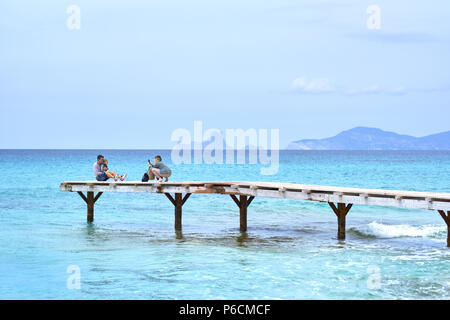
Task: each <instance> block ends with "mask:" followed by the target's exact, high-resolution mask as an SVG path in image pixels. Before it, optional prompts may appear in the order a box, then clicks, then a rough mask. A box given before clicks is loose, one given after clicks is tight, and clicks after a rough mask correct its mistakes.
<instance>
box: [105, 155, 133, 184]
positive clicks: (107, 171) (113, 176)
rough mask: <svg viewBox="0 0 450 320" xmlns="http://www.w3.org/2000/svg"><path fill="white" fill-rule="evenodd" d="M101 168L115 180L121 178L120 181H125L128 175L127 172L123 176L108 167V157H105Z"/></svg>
mask: <svg viewBox="0 0 450 320" xmlns="http://www.w3.org/2000/svg"><path fill="white" fill-rule="evenodd" d="M100 170H102V171H103V172H104V173H105V174H106V175H107V176H108V178H111V179H114V181H117V180H118V179H120V181H123V180H125V178H126V177H127V174H126V173H125V174H124V175H122V176H121V175H119V174H117V173H115V172H114V171H110V170H109V169H108V159H105V158H103V163H102V164H101V165H100Z"/></svg>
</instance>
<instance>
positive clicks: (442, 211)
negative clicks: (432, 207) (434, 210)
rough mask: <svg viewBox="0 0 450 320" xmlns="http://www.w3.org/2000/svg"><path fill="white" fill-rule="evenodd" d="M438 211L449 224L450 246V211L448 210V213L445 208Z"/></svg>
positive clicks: (448, 244) (448, 236)
mask: <svg viewBox="0 0 450 320" xmlns="http://www.w3.org/2000/svg"><path fill="white" fill-rule="evenodd" d="M438 212H439V214H440V215H441V217H442V219H444V221H445V223H446V224H447V247H449V248H450V211H447V214H445V211H444V210H439V211H438Z"/></svg>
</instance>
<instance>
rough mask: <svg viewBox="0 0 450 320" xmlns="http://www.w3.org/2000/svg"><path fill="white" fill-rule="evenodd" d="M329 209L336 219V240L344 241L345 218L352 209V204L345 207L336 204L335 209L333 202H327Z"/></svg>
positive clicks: (343, 204)
mask: <svg viewBox="0 0 450 320" xmlns="http://www.w3.org/2000/svg"><path fill="white" fill-rule="evenodd" d="M328 204H329V205H330V207H331V209H333V211H334V213H335V214H336V216H337V219H338V233H337V238H338V240H345V218H346V217H347V213H348V212H349V211H350V209H351V208H352V205H353V204H351V203H350V204H348V205H346V204H345V203H338V204H337V207H336V205H335V204H334V203H333V202H328Z"/></svg>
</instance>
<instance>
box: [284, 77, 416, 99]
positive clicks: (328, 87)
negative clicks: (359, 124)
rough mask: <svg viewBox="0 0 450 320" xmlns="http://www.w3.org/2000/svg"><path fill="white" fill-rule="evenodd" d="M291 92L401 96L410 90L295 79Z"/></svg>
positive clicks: (322, 79)
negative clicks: (346, 85)
mask: <svg viewBox="0 0 450 320" xmlns="http://www.w3.org/2000/svg"><path fill="white" fill-rule="evenodd" d="M291 87H292V90H293V91H295V92H297V93H302V94H330V93H336V94H343V95H378V94H385V95H403V94H407V93H408V92H409V91H411V90H407V89H406V88H405V87H403V86H397V87H393V88H384V87H381V86H379V85H378V84H372V85H369V86H365V87H359V88H358V87H356V88H348V87H345V86H337V85H335V84H334V83H333V81H331V80H329V79H328V78H315V79H310V80H308V79H306V78H305V77H299V78H296V79H295V80H294V81H293V82H292V85H291Z"/></svg>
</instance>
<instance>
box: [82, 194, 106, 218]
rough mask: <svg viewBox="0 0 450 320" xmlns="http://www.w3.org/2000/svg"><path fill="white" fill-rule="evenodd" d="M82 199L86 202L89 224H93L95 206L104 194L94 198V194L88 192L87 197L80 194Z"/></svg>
mask: <svg viewBox="0 0 450 320" xmlns="http://www.w3.org/2000/svg"><path fill="white" fill-rule="evenodd" d="M78 194H79V195H80V197H81V199H83V200H84V202H86V205H87V222H93V221H94V204H95V202H96V201H97V200H98V198H100V196H101V195H102V194H103V192H98V193H97V194H96V195H95V197H94V192H92V191H88V192H87V196H85V195H84V193H83V192H78Z"/></svg>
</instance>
